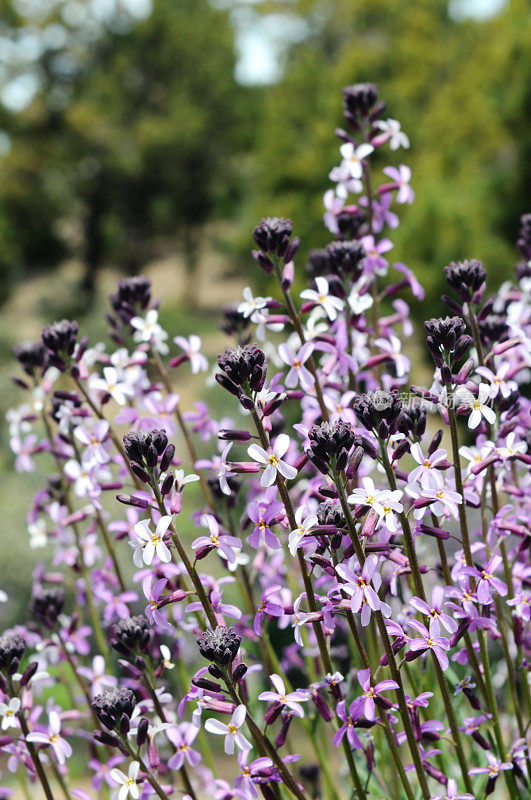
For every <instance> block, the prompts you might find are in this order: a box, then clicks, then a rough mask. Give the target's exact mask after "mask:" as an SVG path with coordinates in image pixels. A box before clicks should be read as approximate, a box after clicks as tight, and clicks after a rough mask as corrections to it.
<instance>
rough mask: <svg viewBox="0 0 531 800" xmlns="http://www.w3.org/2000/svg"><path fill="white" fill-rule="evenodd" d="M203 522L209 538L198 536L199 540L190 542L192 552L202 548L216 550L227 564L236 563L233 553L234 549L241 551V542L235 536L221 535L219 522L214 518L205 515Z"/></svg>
mask: <svg viewBox="0 0 531 800" xmlns="http://www.w3.org/2000/svg"><path fill="white" fill-rule="evenodd" d="M203 521H204V522H205V523H206V527H207V528H208V530H209V531H210V535H209V536H199V538H197V539H195V540H194V541H193V542H192V550H199V549H200V548H203V547H208V548H214V547H215V548H216V550H218V551H219V553H220V554H221V555H223V556H224V557H225V558H226V559H227V561H228V562H229V564H233V563H234V562H235V561H236V553H235V552H234V548H236V550H238V551H239V550H240V549H241V542H240V540H239V539H236V537H235V536H229V535H228V534H226V533H221V531H220V527H219V522H218V521H217V519H216V518H215V517H213V516H212V515H211V514H205V515H204V516H203Z"/></svg>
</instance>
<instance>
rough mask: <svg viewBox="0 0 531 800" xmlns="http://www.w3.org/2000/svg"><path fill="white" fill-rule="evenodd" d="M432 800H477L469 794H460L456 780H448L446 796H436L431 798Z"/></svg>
mask: <svg viewBox="0 0 531 800" xmlns="http://www.w3.org/2000/svg"><path fill="white" fill-rule="evenodd" d="M430 800H475V798H474V795H473V794H468V792H459V791H458V789H457V782H456V781H455V780H454V778H448V783H447V784H446V789H445V794H434V795H432V797H430Z"/></svg>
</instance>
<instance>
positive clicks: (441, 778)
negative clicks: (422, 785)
mask: <svg viewBox="0 0 531 800" xmlns="http://www.w3.org/2000/svg"><path fill="white" fill-rule="evenodd" d="M422 766H423V767H424V769H425V770H426V772H427V773H428V775H429V776H430V777H431V778H433V779H434V780H436V781H437V782H438V783H440V784H441V786H446V785H447V783H448V778H447V777H446V775H445V774H444V772H441V771H440V770H439V769H437V767H434V766H433V764H430V762H429V761H423V762H422Z"/></svg>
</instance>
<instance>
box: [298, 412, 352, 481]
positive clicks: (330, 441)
mask: <svg viewBox="0 0 531 800" xmlns="http://www.w3.org/2000/svg"><path fill="white" fill-rule="evenodd" d="M308 439H309V442H310V445H309V448H308V450H307V455H308V458H309V459H310V461H311V462H312V464H313V465H314V466H315V467H317V469H318V470H319V472H322V473H323V475H327V474H328V473H329V472H330V470H332V471H333V472H336V471H339V472H341V471H342V470H344V469H345V467H346V466H347V463H348V456H349V453H350V450H351V448H352V445H353V444H354V433H353V431H352V427H351V426H350V425H349V424H348V423H347V422H343V420H338V421H337V422H332V423H330V422H322V423H321V424H320V425H313V426H312V427H311V428H310V430H309V431H308Z"/></svg>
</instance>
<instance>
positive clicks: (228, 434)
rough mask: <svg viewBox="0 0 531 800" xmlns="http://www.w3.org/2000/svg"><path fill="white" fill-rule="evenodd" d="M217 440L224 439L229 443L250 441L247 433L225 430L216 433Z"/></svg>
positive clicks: (249, 435)
mask: <svg viewBox="0 0 531 800" xmlns="http://www.w3.org/2000/svg"><path fill="white" fill-rule="evenodd" d="M218 439H226V440H227V441H229V442H248V441H249V439H252V435H251V434H250V433H249V431H233V430H229V429H228V428H225V429H223V430H220V431H219V432H218Z"/></svg>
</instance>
